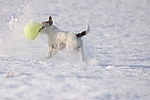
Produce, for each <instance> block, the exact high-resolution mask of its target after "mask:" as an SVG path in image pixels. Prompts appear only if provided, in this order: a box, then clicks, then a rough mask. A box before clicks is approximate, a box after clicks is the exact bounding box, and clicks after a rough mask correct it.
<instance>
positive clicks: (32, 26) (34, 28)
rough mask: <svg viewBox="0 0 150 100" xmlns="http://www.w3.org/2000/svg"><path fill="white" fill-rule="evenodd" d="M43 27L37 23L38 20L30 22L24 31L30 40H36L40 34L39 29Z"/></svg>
mask: <svg viewBox="0 0 150 100" xmlns="http://www.w3.org/2000/svg"><path fill="white" fill-rule="evenodd" d="M41 28H42V24H40V23H36V22H32V21H30V22H28V23H27V24H26V26H25V28H24V33H25V36H26V38H27V39H29V40H31V41H32V40H34V39H35V38H36V37H37V36H38V34H39V29H41Z"/></svg>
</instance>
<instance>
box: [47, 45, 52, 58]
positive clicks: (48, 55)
mask: <svg viewBox="0 0 150 100" xmlns="http://www.w3.org/2000/svg"><path fill="white" fill-rule="evenodd" d="M52 52H53V48H52V46H48V50H47V58H51V57H52Z"/></svg>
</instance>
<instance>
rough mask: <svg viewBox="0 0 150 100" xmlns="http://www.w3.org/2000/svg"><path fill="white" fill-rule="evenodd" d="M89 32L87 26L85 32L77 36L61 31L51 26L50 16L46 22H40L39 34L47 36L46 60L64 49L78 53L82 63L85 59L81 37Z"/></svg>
mask: <svg viewBox="0 0 150 100" xmlns="http://www.w3.org/2000/svg"><path fill="white" fill-rule="evenodd" d="M89 31H90V27H89V25H87V26H86V30H85V31H83V32H81V33H78V34H75V33H72V32H67V31H62V30H60V29H58V28H57V27H56V26H55V25H53V21H52V17H51V16H50V17H49V20H48V21H44V22H42V28H41V29H40V30H39V32H40V33H44V34H46V35H47V36H48V56H47V57H48V58H51V57H52V56H54V55H55V54H56V53H57V52H58V51H59V50H62V49H64V48H65V47H66V48H67V51H68V52H74V51H77V52H79V55H80V59H81V60H82V61H83V62H85V61H86V58H85V55H84V51H83V42H82V39H81V37H82V36H84V35H86V34H87V33H88V32H89Z"/></svg>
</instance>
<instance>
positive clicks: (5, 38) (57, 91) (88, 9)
mask: <svg viewBox="0 0 150 100" xmlns="http://www.w3.org/2000/svg"><path fill="white" fill-rule="evenodd" d="M0 9H1V11H0V100H150V1H149V0H44V1H43V0H33V1H31V0H13V1H10V0H1V1H0ZM49 15H51V16H52V17H53V21H54V24H55V25H56V26H57V27H59V28H60V29H62V30H67V31H73V32H81V31H82V30H83V29H84V28H85V25H86V24H89V25H90V27H91V31H90V33H89V34H88V35H87V36H85V37H83V41H84V49H85V53H86V56H87V58H88V59H89V61H88V64H86V63H82V62H80V60H79V56H78V55H77V54H68V53H67V52H66V50H63V51H60V52H59V53H58V54H56V55H55V56H54V57H53V58H52V59H46V51H47V37H46V36H45V35H39V36H38V37H37V38H36V39H35V40H34V41H29V40H27V39H26V38H25V36H24V33H23V29H24V26H25V24H26V23H27V22H28V21H30V20H35V21H36V22H39V23H41V22H42V21H45V20H47V18H48V16H49Z"/></svg>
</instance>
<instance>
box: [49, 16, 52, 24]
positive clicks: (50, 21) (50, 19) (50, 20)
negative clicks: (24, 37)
mask: <svg viewBox="0 0 150 100" xmlns="http://www.w3.org/2000/svg"><path fill="white" fill-rule="evenodd" d="M49 23H50V24H52V23H53V21H52V17H51V16H49Z"/></svg>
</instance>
